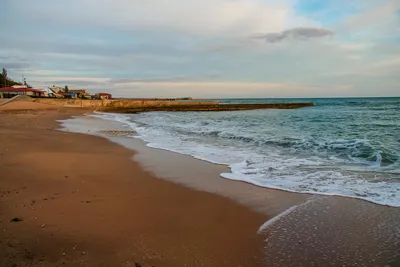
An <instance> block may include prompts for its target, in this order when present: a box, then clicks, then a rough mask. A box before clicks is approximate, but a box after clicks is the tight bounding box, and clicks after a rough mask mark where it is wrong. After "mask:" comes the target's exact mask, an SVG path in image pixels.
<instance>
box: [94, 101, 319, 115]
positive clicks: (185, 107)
mask: <svg viewBox="0 0 400 267" xmlns="http://www.w3.org/2000/svg"><path fill="white" fill-rule="evenodd" d="M174 103H175V104H174ZM313 106H314V104H313V103H270V104H219V103H216V102H210V103H201V102H200V103H196V102H186V103H185V102H170V103H169V104H168V105H159V104H158V105H132V106H129V105H127V106H124V107H121V106H113V107H112V106H106V107H103V108H101V110H102V111H105V112H115V113H137V112H150V111H181V112H185V111H238V110H255V109H296V108H304V107H313Z"/></svg>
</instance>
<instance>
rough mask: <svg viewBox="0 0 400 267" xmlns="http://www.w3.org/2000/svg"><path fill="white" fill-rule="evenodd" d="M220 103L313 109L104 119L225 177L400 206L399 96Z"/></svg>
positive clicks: (231, 101) (173, 114)
mask: <svg viewBox="0 0 400 267" xmlns="http://www.w3.org/2000/svg"><path fill="white" fill-rule="evenodd" d="M219 101H220V102H221V103H274V102H308V101H310V102H313V103H314V104H315V107H313V108H302V109H296V110H253V111H238V112H237V111H236V112H205V113H202V112H193V113H184V112H177V113H168V112H153V113H143V114H130V115H126V114H103V115H101V116H102V117H106V118H109V119H113V120H118V121H121V122H123V123H126V124H128V125H130V126H131V127H132V128H134V129H135V130H136V131H137V132H138V134H139V136H140V138H142V139H144V140H145V141H147V142H149V146H152V147H157V148H162V149H167V150H171V151H175V152H178V153H182V154H188V155H192V156H194V157H196V158H199V159H202V160H207V161H210V162H215V163H219V164H226V165H228V166H229V167H230V168H231V173H223V174H221V176H222V177H225V178H228V179H234V180H242V181H246V182H250V183H253V184H256V185H260V186H264V187H269V188H277V189H282V190H287V191H294V192H307V193H317V194H328V195H343V196H348V197H355V198H361V199H365V200H368V201H371V202H374V203H379V204H385V205H391V206H400V98H345V99H231V100H219Z"/></svg>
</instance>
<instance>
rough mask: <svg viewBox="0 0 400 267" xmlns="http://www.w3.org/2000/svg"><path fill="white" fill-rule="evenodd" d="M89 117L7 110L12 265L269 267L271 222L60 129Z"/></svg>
mask: <svg viewBox="0 0 400 267" xmlns="http://www.w3.org/2000/svg"><path fill="white" fill-rule="evenodd" d="M80 114H82V111H80V110H71V109H64V110H50V111H49V110H48V111H43V110H37V111H33V112H32V111H17V112H3V113H0V116H2V120H1V123H0V127H1V129H2V131H1V132H0V134H1V140H3V142H1V143H0V148H1V149H0V150H1V152H2V155H1V159H2V162H1V167H2V173H3V174H5V175H4V176H3V175H2V176H3V177H5V178H3V179H2V180H1V182H0V183H1V188H2V191H1V197H2V199H3V200H5V201H2V204H1V207H2V208H1V210H2V212H1V213H0V218H1V219H0V221H1V223H0V225H1V226H2V229H3V233H2V241H4V242H3V243H2V244H1V245H0V246H1V247H2V249H1V251H2V252H0V258H1V259H2V260H1V261H2V263H4V264H6V265H7V264H9V265H10V264H18V266H19V265H24V264H28V265H29V266H58V265H63V264H66V265H67V266H68V265H71V264H72V265H73V266H80V265H82V266H135V262H136V263H139V264H141V265H142V266H184V265H185V264H186V265H187V266H203V265H207V266H237V265H241V266H263V264H262V262H263V251H262V247H263V243H264V241H263V238H262V236H261V235H257V230H258V228H259V226H260V225H261V224H262V223H263V221H264V220H265V219H266V217H265V216H264V215H262V214H258V213H255V212H253V211H250V210H249V209H247V208H246V207H243V206H241V205H239V204H236V203H234V202H232V201H231V200H229V199H226V198H223V197H221V196H218V195H214V194H210V193H206V192H200V191H197V190H193V189H188V188H185V187H183V186H181V185H176V184H174V183H171V182H168V181H164V180H162V179H157V178H156V177H154V176H153V175H151V174H149V173H147V172H145V171H144V170H142V167H140V166H139V164H138V163H136V162H134V161H132V160H131V157H132V155H134V153H133V152H132V151H131V150H129V149H127V148H124V147H122V146H118V145H116V144H114V143H112V142H109V141H108V140H105V139H104V138H100V137H94V136H90V135H82V134H75V133H66V132H61V131H57V130H56V129H57V128H58V127H59V126H58V125H59V124H58V123H57V122H55V120H59V119H65V118H68V117H70V116H71V115H72V116H76V115H80ZM28 133H29V134H28ZM31 139H34V140H35V141H34V142H30V140H31ZM56 140H57V141H56ZM27 143H29V146H27V145H26V144H27ZM110 155H113V156H112V157H110ZM14 217H20V218H21V219H23V221H21V222H16V223H11V222H10V220H11V219H12V218H14ZM232 233H234V234H232ZM7 266H8V265H7Z"/></svg>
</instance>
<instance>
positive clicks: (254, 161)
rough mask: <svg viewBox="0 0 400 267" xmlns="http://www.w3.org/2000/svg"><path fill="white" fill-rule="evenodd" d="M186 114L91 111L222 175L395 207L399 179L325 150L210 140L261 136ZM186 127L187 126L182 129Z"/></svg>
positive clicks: (154, 145)
mask: <svg viewBox="0 0 400 267" xmlns="http://www.w3.org/2000/svg"><path fill="white" fill-rule="evenodd" d="M191 114H193V115H190V116H189V115H187V114H183V115H182V114H176V113H153V114H150V113H146V114H138V115H126V114H110V113H104V114H103V113H97V114H95V115H93V116H95V117H99V118H103V119H108V120H112V121H118V122H120V123H122V124H123V125H124V126H125V127H130V128H133V129H134V130H135V131H136V132H137V133H138V134H139V135H138V136H137V137H138V138H141V139H143V140H144V141H146V142H147V143H148V144H147V145H148V146H149V147H152V148H158V149H164V150H169V151H173V152H176V153H181V154H186V155H190V156H193V157H195V158H197V159H200V160H205V161H208V162H212V163H217V164H225V165H228V166H229V167H230V169H231V173H222V174H221V177H224V178H227V179H232V180H238V181H245V182H248V183H252V184H255V185H257V186H262V187H267V188H273V189H280V190H285V191H290V192H300V193H313V194H321V195H338V196H346V197H352V198H358V199H364V200H367V201H370V202H374V203H377V204H382V205H389V206H395V207H400V183H398V182H397V183H390V182H387V181H383V180H382V181H377V180H376V179H374V176H376V175H383V174H382V173H379V174H376V173H374V172H372V171H369V172H365V173H363V175H369V176H370V177H369V178H368V177H367V178H368V179H360V177H359V172H358V170H357V169H356V171H352V170H351V168H348V169H341V168H340V166H339V165H340V163H341V161H343V159H339V158H337V157H335V156H331V155H330V156H329V157H327V158H325V159H324V158H323V157H321V156H317V155H311V156H304V155H302V156H301V157H298V156H295V155H291V154H289V153H287V152H285V153H282V151H279V150H276V149H273V148H270V150H269V151H262V150H258V149H257V146H255V145H251V144H250V145H249V144H247V143H242V142H237V141H236V140H233V141H230V140H228V141H224V140H222V141H221V140H219V142H215V139H216V138H210V137H209V135H210V134H215V135H223V136H224V137H227V136H228V137H229V136H232V137H235V135H234V133H235V131H236V132H238V131H239V132H240V135H241V136H242V138H247V139H248V140H250V141H251V140H252V139H251V138H253V139H257V138H258V139H260V137H257V138H255V137H254V134H253V135H251V134H252V133H250V132H246V131H247V130H246V129H232V125H231V124H229V121H228V122H227V120H226V119H219V118H218V117H216V118H213V120H206V119H205V118H204V116H207V115H204V113H203V114H198V113H191ZM185 116H186V117H185ZM196 116H197V117H196ZM199 116H200V117H199ZM201 116H203V117H201ZM213 116H220V115H219V114H218V115H213ZM132 118H134V121H133V120H132ZM182 118H183V119H182ZM186 130H188V131H189V132H181V131H186ZM192 133H195V134H192ZM212 137H214V136H212ZM258 139H257V140H258ZM360 142H361V141H360V140H356V141H352V142H347V141H346V140H337V141H335V142H332V146H336V147H340V148H342V147H345V145H346V143H349V144H350V145H356V144H358V143H360ZM293 154H295V153H293ZM336 165H338V166H339V167H338V166H336ZM382 178H383V177H382Z"/></svg>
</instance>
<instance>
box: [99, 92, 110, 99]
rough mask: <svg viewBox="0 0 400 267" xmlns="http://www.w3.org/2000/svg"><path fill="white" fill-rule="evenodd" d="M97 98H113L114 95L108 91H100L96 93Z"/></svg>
mask: <svg viewBox="0 0 400 267" xmlns="http://www.w3.org/2000/svg"><path fill="white" fill-rule="evenodd" d="M96 98H98V99H111V98H112V95H111V94H108V93H98V94H96Z"/></svg>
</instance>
